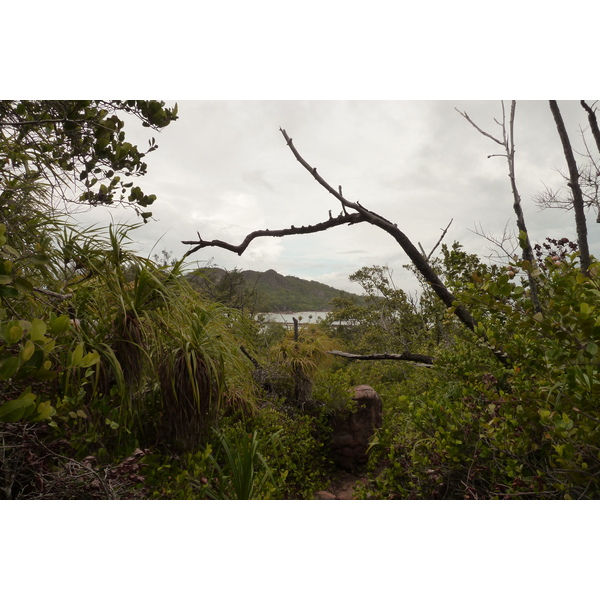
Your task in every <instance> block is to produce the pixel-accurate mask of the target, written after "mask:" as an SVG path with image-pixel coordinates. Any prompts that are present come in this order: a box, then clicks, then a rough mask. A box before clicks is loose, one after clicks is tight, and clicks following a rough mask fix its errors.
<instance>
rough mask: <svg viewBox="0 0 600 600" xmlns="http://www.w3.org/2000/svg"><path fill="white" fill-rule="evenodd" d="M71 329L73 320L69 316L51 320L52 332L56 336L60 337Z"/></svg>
mask: <svg viewBox="0 0 600 600" xmlns="http://www.w3.org/2000/svg"><path fill="white" fill-rule="evenodd" d="M70 328H71V320H70V319H69V317H68V316H67V315H62V316H60V317H55V318H51V319H50V331H51V332H52V333H54V334H55V335H60V334H61V333H65V332H66V331H69V329H70Z"/></svg>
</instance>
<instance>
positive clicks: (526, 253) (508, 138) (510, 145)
mask: <svg viewBox="0 0 600 600" xmlns="http://www.w3.org/2000/svg"><path fill="white" fill-rule="evenodd" d="M516 107H517V103H516V101H515V100H513V101H512V102H511V105H510V117H509V120H508V129H507V127H506V112H505V110H504V102H502V123H499V122H498V121H496V123H497V124H498V125H500V126H501V127H502V140H499V139H498V138H496V137H494V136H493V135H491V134H489V133H487V132H486V131H483V130H482V129H480V128H479V127H478V126H477V125H476V124H475V123H474V122H473V121H472V120H471V118H470V117H469V115H468V114H467V113H466V112H461V111H460V110H458V109H455V110H456V111H457V112H458V113H459V114H460V115H461V116H463V117H464V118H465V119H466V120H467V121H468V122H469V123H470V124H471V125H472V126H473V127H474V128H475V129H477V131H479V133H481V134H482V135H484V136H485V137H488V138H490V139H491V140H493V141H494V142H496V144H499V145H500V146H502V147H503V148H504V152H505V154H490V155H489V156H488V158H491V157H492V156H501V157H504V158H506V161H507V162H508V177H509V179H510V187H511V191H512V196H513V210H514V211H515V215H516V216H517V227H518V228H519V243H520V246H521V249H522V251H523V260H526V261H529V264H530V265H531V266H532V267H533V265H534V264H535V259H534V256H533V248H532V247H531V241H530V240H529V235H528V233H527V226H526V224H525V215H524V214H523V206H522V203H521V195H520V194H519V190H518V188H517V179H516V176H515V133H514V131H515V130H514V126H515V111H516ZM494 120H495V119H494ZM527 278H528V280H529V290H530V294H531V301H532V303H533V306H534V308H535V311H536V312H541V306H540V301H539V296H538V285H537V282H536V280H535V278H534V276H533V274H532V273H531V271H528V272H527Z"/></svg>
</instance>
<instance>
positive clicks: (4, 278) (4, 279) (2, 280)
mask: <svg viewBox="0 0 600 600" xmlns="http://www.w3.org/2000/svg"><path fill="white" fill-rule="evenodd" d="M7 283H12V277H11V276H10V275H0V285H6V284H7Z"/></svg>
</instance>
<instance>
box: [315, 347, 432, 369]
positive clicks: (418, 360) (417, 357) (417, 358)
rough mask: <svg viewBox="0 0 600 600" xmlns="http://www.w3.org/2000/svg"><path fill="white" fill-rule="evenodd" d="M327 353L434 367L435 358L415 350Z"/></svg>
mask: <svg viewBox="0 0 600 600" xmlns="http://www.w3.org/2000/svg"><path fill="white" fill-rule="evenodd" d="M327 354H331V355H333V356H340V357H341V358H348V359H350V360H405V361H409V362H414V363H415V364H416V365H418V366H423V367H432V366H433V361H434V360H435V359H434V357H433V356H427V355H426V354H414V353H413V352H402V354H388V353H385V354H349V353H348V352H341V351H339V350H330V351H328V352H327Z"/></svg>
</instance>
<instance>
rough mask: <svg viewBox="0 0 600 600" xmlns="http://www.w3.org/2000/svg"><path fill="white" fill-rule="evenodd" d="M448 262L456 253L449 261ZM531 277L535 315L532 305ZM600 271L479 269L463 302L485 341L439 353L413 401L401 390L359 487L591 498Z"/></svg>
mask: <svg viewBox="0 0 600 600" xmlns="http://www.w3.org/2000/svg"><path fill="white" fill-rule="evenodd" d="M455 258H456V257H455ZM524 272H530V273H531V274H532V275H533V276H534V277H535V278H536V281H537V283H538V288H539V290H538V293H539V297H540V304H541V307H542V311H541V312H536V311H535V310H534V308H533V304H532V301H531V299H530V297H529V293H528V287H527V282H528V280H527V279H525V278H522V277H521V274H522V273H524ZM599 273H600V266H599V265H598V264H597V263H594V264H593V265H592V267H591V268H590V271H589V273H588V274H583V273H582V272H580V270H579V268H578V263H577V255H576V254H571V255H568V254H564V255H563V256H562V257H561V260H556V259H554V258H553V257H552V256H550V257H546V258H543V259H542V262H541V264H540V265H531V264H529V263H527V262H526V261H516V262H515V263H513V264H512V265H511V266H510V268H509V269H505V270H504V271H503V272H502V271H500V270H498V269H496V270H493V271H489V270H488V271H487V272H486V270H484V269H477V270H476V271H474V272H473V277H472V281H471V282H467V281H463V282H462V284H461V285H460V287H461V289H462V291H461V292H460V300H461V301H462V302H464V303H466V304H468V306H469V308H470V310H472V312H473V314H474V315H475V316H476V318H477V319H478V320H479V332H480V333H484V334H485V335H486V337H487V339H488V341H489V345H491V346H493V347H494V348H495V349H497V350H500V351H502V352H503V353H505V354H506V356H507V357H508V359H509V362H508V366H504V365H502V364H501V363H499V362H498V361H497V360H495V359H493V358H492V356H491V354H490V352H489V349H488V345H487V344H479V345H477V343H476V340H474V339H471V340H469V339H468V338H467V337H464V338H463V339H455V342H454V344H453V345H452V346H449V347H445V348H440V350H439V352H438V358H437V360H436V363H435V364H436V366H435V369H434V370H432V371H431V372H430V381H429V383H428V385H427V386H426V387H425V388H424V389H422V390H421V392H420V393H417V394H414V393H411V391H410V388H405V391H404V396H403V397H401V398H399V399H398V400H397V401H396V402H400V403H401V405H400V407H398V406H396V407H394V409H393V410H394V415H393V416H390V414H389V413H388V416H387V419H386V418H385V417H384V427H383V428H382V431H381V432H379V434H378V437H377V439H376V440H374V444H373V449H372V453H371V458H370V461H371V462H370V466H371V469H372V470H373V472H374V473H375V472H376V473H377V476H376V478H375V481H374V482H373V485H372V486H370V488H369V489H367V490H366V491H365V494H370V495H371V497H386V498H388V497H389V498H596V497H598V496H599V495H600V487H599V486H598V482H597V477H596V473H597V472H598V468H599V467H600V462H599V456H598V447H600V427H599V425H598V423H600V407H599V406H598V399H599V398H600V387H599V383H600V373H599V371H600V369H599V359H598V352H597V347H598V344H599V342H600V320H599V319H598V316H597V307H598V297H599V296H600V280H599V278H598V274H599Z"/></svg>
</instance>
